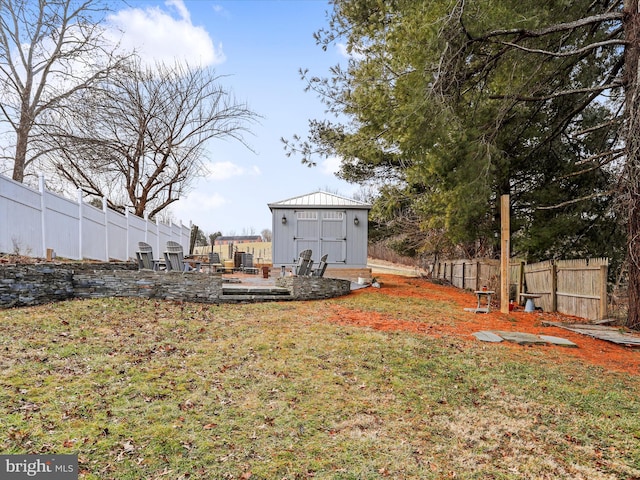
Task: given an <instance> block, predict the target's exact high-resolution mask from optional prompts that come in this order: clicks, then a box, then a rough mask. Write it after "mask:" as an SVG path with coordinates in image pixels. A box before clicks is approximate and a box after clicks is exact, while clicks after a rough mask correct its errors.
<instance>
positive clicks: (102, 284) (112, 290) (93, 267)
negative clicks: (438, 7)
mask: <svg viewBox="0 0 640 480" xmlns="http://www.w3.org/2000/svg"><path fill="white" fill-rule="evenodd" d="M276 284H277V285H278V286H280V287H285V288H287V289H288V290H289V292H290V294H291V297H293V299H295V300H319V299H324V298H332V297H338V296H341V295H347V294H348V293H349V292H350V289H351V282H350V281H348V280H341V279H335V278H320V277H282V278H277V279H276ZM222 285H223V281H222V276H221V275H220V274H205V273H195V272H194V273H181V272H153V271H148V270H147V271H145V270H138V267H137V265H136V264H134V263H131V262H128V263H127V262H122V263H113V262H111V263H60V264H51V263H42V264H4V265H0V308H11V307H25V306H32V305H40V304H45V303H51V302H58V301H62V300H68V299H71V298H105V297H140V298H158V299H163V300H178V301H188V302H201V303H214V304H217V303H222V302H224V301H225V299H224V298H223V294H222ZM249 300H250V299H248V301H249Z"/></svg>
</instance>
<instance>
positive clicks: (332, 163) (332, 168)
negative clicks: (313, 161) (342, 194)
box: [320, 157, 342, 175]
mask: <svg viewBox="0 0 640 480" xmlns="http://www.w3.org/2000/svg"><path fill="white" fill-rule="evenodd" d="M341 162H342V160H341V159H340V157H329V158H326V159H325V160H323V161H322V162H321V163H320V171H322V173H324V174H325V175H335V174H336V173H337V172H338V170H340V164H341Z"/></svg>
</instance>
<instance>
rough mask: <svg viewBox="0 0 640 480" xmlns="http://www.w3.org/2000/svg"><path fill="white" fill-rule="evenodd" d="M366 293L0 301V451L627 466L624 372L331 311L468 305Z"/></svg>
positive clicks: (107, 469) (404, 315)
mask: <svg viewBox="0 0 640 480" xmlns="http://www.w3.org/2000/svg"><path fill="white" fill-rule="evenodd" d="M381 295H384V285H383V288H382V289H380V290H379V291H376V290H375V289H367V291H364V292H360V293H359V294H357V295H349V296H347V297H343V298H339V299H333V300H327V301H316V302H282V303H266V304H247V305H221V306H210V305H198V304H178V303H167V302H157V301H146V300H134V299H107V300H104V299H100V300H90V301H69V302H63V303H58V304H53V305H46V306H40V307H33V308H22V309H14V310H3V311H0V325H1V326H2V332H3V334H2V336H1V338H0V348H1V349H2V354H1V355H0V451H1V452H2V453H3V454H18V453H20V454H24V453H33V454H37V453H57V454H64V453H73V454H76V453H77V454H78V455H79V461H80V471H81V473H80V478H81V479H100V480H104V479H117V480H125V479H136V480H139V479H172V480H173V479H249V478H251V479H302V478H315V479H319V478H320V479H379V478H380V479H382V478H392V479H431V478H433V479H442V478H458V479H460V478H465V479H467V478H469V479H471V478H474V479H475V478H477V479H509V478H513V479H521V478H531V479H537V478H549V479H557V478H567V479H580V478H583V479H621V478H624V479H631V478H640V386H639V383H638V379H639V376H638V375H633V374H627V373H621V372H614V371H610V370H607V369H606V368H604V367H601V366H596V365H593V364H589V363H588V362H585V361H582V360H581V359H580V358H577V357H572V356H567V357H563V356H562V353H558V352H559V351H560V350H559V349H558V348H555V347H554V348H553V349H551V348H552V347H513V346H506V345H504V344H485V343H480V342H477V341H475V340H474V339H473V338H470V337H469V336H454V335H444V336H436V335H430V334H429V333H428V331H426V333H414V332H410V331H403V330H397V331H382V330H376V329H374V328H369V327H364V326H358V325H353V324H341V323H338V322H337V321H336V320H338V321H339V320H340V319H339V318H336V316H338V317H339V316H340V315H344V314H345V312H351V313H352V314H353V315H359V316H361V317H362V318H365V319H366V318H369V317H370V316H384V317H385V318H386V319H387V320H389V319H391V320H393V319H394V318H397V319H398V320H399V321H400V320H402V321H410V322H411V323H416V322H418V323H420V322H421V323H424V324H425V326H428V325H433V324H442V325H447V326H451V325H455V323H456V322H460V323H462V322H465V321H466V320H465V319H466V318H467V317H466V316H465V315H467V314H466V313H465V312H463V311H462V309H461V308H459V305H457V304H454V303H448V302H447V301H446V299H441V298H440V299H437V300H430V299H420V298H417V297H411V298H406V299H404V300H403V299H402V298H401V297H398V296H395V297H384V298H387V301H382V298H383V297H381ZM376 298H377V299H378V301H376ZM389 299H391V300H389ZM637 354H638V352H632V351H630V352H629V355H637ZM561 358H562V359H564V360H562V361H559V359H561Z"/></svg>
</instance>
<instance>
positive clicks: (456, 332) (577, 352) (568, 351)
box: [332, 275, 640, 375]
mask: <svg viewBox="0 0 640 480" xmlns="http://www.w3.org/2000/svg"><path fill="white" fill-rule="evenodd" d="M376 277H377V278H378V279H379V280H380V283H381V285H382V286H381V288H380V289H371V288H367V289H362V290H356V291H354V292H352V294H355V295H358V294H363V293H365V292H366V293H367V294H378V295H390V296H394V297H398V298H408V297H415V298H423V299H426V300H435V301H443V302H451V303H455V304H457V305H459V306H460V318H464V321H463V322H460V321H458V322H450V323H449V324H448V325H441V324H429V323H427V322H424V323H419V322H412V321H403V320H401V319H397V318H390V317H389V316H388V315H380V314H378V313H375V312H357V311H354V310H352V309H349V308H343V307H340V306H336V307H335V310H334V312H335V314H336V315H335V316H334V317H333V318H332V321H334V322H336V323H340V324H345V325H359V326H366V327H370V328H374V329H377V330H384V331H393V330H404V331H409V332H414V333H424V334H427V335H430V336H433V337H443V336H447V337H463V338H466V339H469V340H475V337H472V336H471V335H472V334H473V333H474V332H478V331H481V330H502V331H513V332H524V333H532V334H535V335H552V336H556V337H562V338H566V339H567V340H570V341H572V342H573V343H575V344H577V345H578V348H568V347H560V346H552V345H545V346H535V347H521V346H519V345H516V344H510V343H508V342H503V343H502V345H505V344H506V345H513V346H515V347H514V348H552V349H562V353H563V355H562V357H563V358H567V359H569V358H571V359H580V360H581V361H583V362H586V363H589V364H592V365H597V366H600V367H603V368H604V369H606V370H612V371H618V372H625V373H630V374H633V375H640V349H632V348H628V347H624V346H620V345H616V344H614V343H611V342H606V341H604V340H598V339H594V338H591V337H588V336H586V335H580V334H578V333H573V332H570V331H568V330H564V329H562V328H558V327H543V326H542V322H543V321H545V320H548V321H554V322H563V323H577V322H586V321H585V320H583V319H577V318H575V317H569V316H565V315H561V314H558V313H546V312H534V313H525V312H524V311H523V309H522V308H517V309H516V310H514V311H512V312H510V313H509V314H508V315H507V314H503V313H501V312H500V308H499V306H493V307H492V311H491V312H490V313H488V314H476V313H471V312H465V311H464V310H463V309H464V308H465V307H474V306H475V304H476V302H477V301H476V297H475V295H474V294H473V293H471V292H466V291H463V290H460V289H457V288H455V287H451V286H444V285H437V284H434V283H432V282H430V281H428V280H425V279H420V278H411V277H402V276H398V275H377V276H376ZM494 307H495V310H493V308H494Z"/></svg>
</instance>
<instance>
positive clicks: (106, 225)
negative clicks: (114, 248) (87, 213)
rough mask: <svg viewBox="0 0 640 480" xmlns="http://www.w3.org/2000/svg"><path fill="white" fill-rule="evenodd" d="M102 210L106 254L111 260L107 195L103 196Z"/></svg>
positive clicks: (106, 257) (106, 258)
mask: <svg viewBox="0 0 640 480" xmlns="http://www.w3.org/2000/svg"><path fill="white" fill-rule="evenodd" d="M102 211H103V212H104V256H105V259H104V261H105V262H108V261H109V214H108V212H107V197H102Z"/></svg>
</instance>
